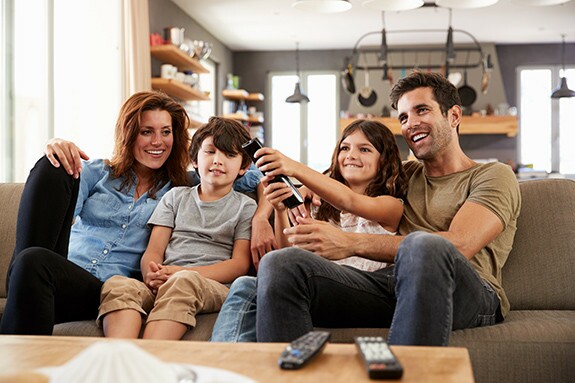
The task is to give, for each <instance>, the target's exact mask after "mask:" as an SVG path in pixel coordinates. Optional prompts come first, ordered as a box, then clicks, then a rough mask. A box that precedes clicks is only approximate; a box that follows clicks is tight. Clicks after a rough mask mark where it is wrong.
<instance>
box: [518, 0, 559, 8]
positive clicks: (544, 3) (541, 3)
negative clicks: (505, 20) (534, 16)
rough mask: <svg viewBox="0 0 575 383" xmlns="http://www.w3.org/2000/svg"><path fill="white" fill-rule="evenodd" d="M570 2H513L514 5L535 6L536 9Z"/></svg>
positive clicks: (531, 0) (536, 0)
mask: <svg viewBox="0 0 575 383" xmlns="http://www.w3.org/2000/svg"><path fill="white" fill-rule="evenodd" d="M568 1H569V0H512V2H513V3H517V4H520V5H533V6H535V7H544V6H547V5H557V4H563V3H566V2H568Z"/></svg>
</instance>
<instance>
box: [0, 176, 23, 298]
mask: <svg viewBox="0 0 575 383" xmlns="http://www.w3.org/2000/svg"><path fill="white" fill-rule="evenodd" d="M23 189H24V184H23V183H13V184H10V183H0V298H5V297H6V273H7V272H8V265H9V264H10V259H12V252H13V251H14V242H15V241H16V216H17V215H18V205H19V203H20V196H21V195H22V190H23Z"/></svg>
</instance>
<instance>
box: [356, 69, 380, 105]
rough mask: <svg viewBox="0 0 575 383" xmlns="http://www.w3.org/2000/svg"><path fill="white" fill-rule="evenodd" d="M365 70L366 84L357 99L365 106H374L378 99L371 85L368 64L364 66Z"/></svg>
mask: <svg viewBox="0 0 575 383" xmlns="http://www.w3.org/2000/svg"><path fill="white" fill-rule="evenodd" d="M364 71H365V86H364V87H363V88H362V89H361V91H360V92H359V94H358V96H357V99H358V101H359V103H360V104H361V105H363V106H372V105H373V104H375V102H376V101H377V94H376V93H375V91H374V90H373V89H371V87H370V86H369V73H368V70H367V66H366V67H365V68H364Z"/></svg>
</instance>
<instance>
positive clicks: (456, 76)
mask: <svg viewBox="0 0 575 383" xmlns="http://www.w3.org/2000/svg"><path fill="white" fill-rule="evenodd" d="M462 78H463V76H462V75H461V72H451V73H450V74H449V75H448V76H447V79H448V80H449V82H450V83H452V84H453V86H458V85H459V83H460V82H461V80H462Z"/></svg>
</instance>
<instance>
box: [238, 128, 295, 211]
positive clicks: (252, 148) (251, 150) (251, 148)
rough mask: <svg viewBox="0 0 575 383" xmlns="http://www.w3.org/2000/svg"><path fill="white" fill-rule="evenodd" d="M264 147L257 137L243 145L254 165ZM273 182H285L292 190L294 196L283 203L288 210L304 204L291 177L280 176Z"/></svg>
mask: <svg viewBox="0 0 575 383" xmlns="http://www.w3.org/2000/svg"><path fill="white" fill-rule="evenodd" d="M262 147H263V145H262V143H261V142H260V140H259V139H258V138H257V137H255V138H253V139H251V140H249V141H248V142H246V143H245V144H243V145H242V148H243V149H244V151H245V152H246V153H247V154H249V156H250V157H251V159H252V161H253V162H254V164H255V163H256V160H257V159H256V158H255V153H256V152H257V151H258V149H260V148H262ZM271 182H283V183H285V184H286V185H288V186H289V187H290V188H291V189H292V192H293V194H292V195H291V196H289V197H287V198H286V199H284V200H283V201H282V202H283V203H284V205H286V207H287V208H288V209H293V208H294V207H297V206H299V205H301V204H302V203H303V202H304V201H303V197H302V196H301V194H300V192H299V190H297V188H296V187H295V185H294V184H293V182H291V180H290V179H289V177H286V176H284V175H283V174H280V175H278V176H276V177H275V178H274V179H273V180H272V181H271Z"/></svg>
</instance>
